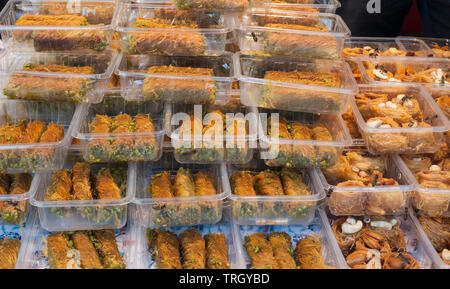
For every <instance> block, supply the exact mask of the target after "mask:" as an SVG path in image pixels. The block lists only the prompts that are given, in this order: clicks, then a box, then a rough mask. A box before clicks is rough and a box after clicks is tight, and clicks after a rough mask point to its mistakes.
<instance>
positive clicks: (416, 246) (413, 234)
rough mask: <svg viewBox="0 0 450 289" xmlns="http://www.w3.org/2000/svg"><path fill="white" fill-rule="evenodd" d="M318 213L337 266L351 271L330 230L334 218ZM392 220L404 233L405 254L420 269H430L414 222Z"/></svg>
mask: <svg viewBox="0 0 450 289" xmlns="http://www.w3.org/2000/svg"><path fill="white" fill-rule="evenodd" d="M319 213H320V218H321V220H322V222H323V223H324V224H325V227H326V230H327V231H328V232H329V233H330V234H331V235H332V236H333V238H331V240H332V241H331V242H332V243H333V245H332V246H333V247H334V248H337V251H336V255H337V259H338V264H339V265H338V266H339V267H340V268H343V269H351V268H350V267H349V266H348V265H347V261H346V260H345V257H344V255H343V254H342V251H341V250H340V249H339V245H338V242H337V241H336V238H335V237H334V233H333V231H332V229H331V224H332V222H333V221H334V220H335V219H336V218H335V217H333V216H331V215H327V213H326V212H325V211H324V210H322V211H319ZM405 217H406V215H405ZM393 219H395V220H396V221H397V222H398V223H400V224H401V225H400V229H401V230H402V232H403V233H404V237H405V242H406V252H407V253H409V254H411V255H412V256H413V257H414V259H415V260H416V261H417V263H418V264H419V266H420V268H421V269H431V267H432V264H433V262H432V259H431V258H430V256H429V255H428V253H427V251H426V244H424V242H423V241H422V240H421V238H420V235H419V232H418V230H417V227H416V226H415V225H414V222H413V220H412V219H411V217H410V216H407V217H406V218H401V217H400V216H399V217H393Z"/></svg>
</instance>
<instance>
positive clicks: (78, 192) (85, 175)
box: [72, 162, 93, 200]
mask: <svg viewBox="0 0 450 289" xmlns="http://www.w3.org/2000/svg"><path fill="white" fill-rule="evenodd" d="M90 176H91V168H90V165H89V164H88V163H85V162H77V163H75V165H74V166H73V170H72V183H73V197H74V199H75V200H92V199H93V197H92V191H91V182H90Z"/></svg>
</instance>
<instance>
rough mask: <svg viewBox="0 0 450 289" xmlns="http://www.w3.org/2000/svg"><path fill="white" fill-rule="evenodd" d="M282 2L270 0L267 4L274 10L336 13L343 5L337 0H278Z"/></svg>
mask: <svg viewBox="0 0 450 289" xmlns="http://www.w3.org/2000/svg"><path fill="white" fill-rule="evenodd" d="M278 2H282V3H276V2H274V1H270V0H269V3H268V4H267V5H266V6H268V7H270V9H273V10H288V11H299V12H313V13H336V9H338V8H339V7H341V3H339V1H337V0H312V1H301V0H300V1H297V2H298V3H295V1H286V2H285V3H283V2H284V1H278Z"/></svg>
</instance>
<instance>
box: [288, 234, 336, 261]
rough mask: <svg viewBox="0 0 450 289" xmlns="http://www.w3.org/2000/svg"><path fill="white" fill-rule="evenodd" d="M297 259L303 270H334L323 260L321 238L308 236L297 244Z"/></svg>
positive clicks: (295, 251) (295, 252)
mask: <svg viewBox="0 0 450 289" xmlns="http://www.w3.org/2000/svg"><path fill="white" fill-rule="evenodd" d="M294 254H295V259H296V260H297V263H298V266H299V267H300V268H302V269H332V268H333V267H330V266H328V265H326V264H325V262H324V260H323V258H322V244H321V242H320V236H316V235H314V236H307V237H306V238H304V239H301V240H299V241H298V242H297V246H296V247H295V250H294Z"/></svg>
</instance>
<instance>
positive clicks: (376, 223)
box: [370, 221, 392, 230]
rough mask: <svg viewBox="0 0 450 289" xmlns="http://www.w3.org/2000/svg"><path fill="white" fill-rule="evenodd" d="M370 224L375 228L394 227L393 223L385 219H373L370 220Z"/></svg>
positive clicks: (388, 228)
mask: <svg viewBox="0 0 450 289" xmlns="http://www.w3.org/2000/svg"><path fill="white" fill-rule="evenodd" d="M370 225H371V226H372V227H375V228H384V229H387V230H391V229H392V224H391V223H389V222H385V221H372V222H370Z"/></svg>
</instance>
